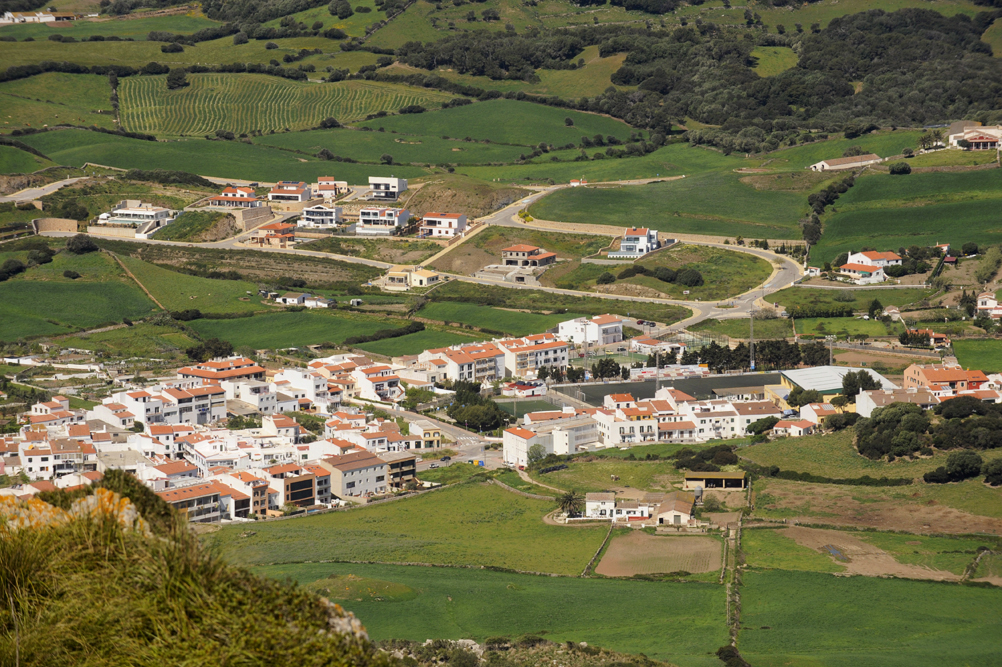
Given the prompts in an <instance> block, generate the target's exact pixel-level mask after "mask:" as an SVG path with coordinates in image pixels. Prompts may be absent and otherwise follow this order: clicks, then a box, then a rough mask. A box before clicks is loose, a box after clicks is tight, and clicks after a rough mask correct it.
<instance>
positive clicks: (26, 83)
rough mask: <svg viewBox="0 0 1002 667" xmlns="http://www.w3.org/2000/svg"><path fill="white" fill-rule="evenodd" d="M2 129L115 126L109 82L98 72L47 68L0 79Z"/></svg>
mask: <svg viewBox="0 0 1002 667" xmlns="http://www.w3.org/2000/svg"><path fill="white" fill-rule="evenodd" d="M0 118H3V119H4V129H13V128H18V127H35V128H38V127H43V126H45V125H58V124H70V125H96V126H98V127H104V128H114V127H115V122H114V121H115V114H114V113H113V111H112V108H111V86H110V85H109V84H108V79H107V78H106V77H101V76H80V75H73V74H62V73H59V72H47V73H45V74H39V75H37V76H32V77H28V78H26V79H16V80H14V81H6V82H4V83H0Z"/></svg>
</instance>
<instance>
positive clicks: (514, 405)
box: [498, 398, 560, 419]
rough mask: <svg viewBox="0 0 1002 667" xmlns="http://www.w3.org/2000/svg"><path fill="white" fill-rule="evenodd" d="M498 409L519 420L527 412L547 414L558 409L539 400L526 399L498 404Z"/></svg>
mask: <svg viewBox="0 0 1002 667" xmlns="http://www.w3.org/2000/svg"><path fill="white" fill-rule="evenodd" d="M498 407H499V408H501V409H502V410H504V411H505V412H507V413H508V414H510V415H513V416H515V417H517V418H518V419H521V418H522V417H524V416H525V413H527V412H548V411H551V410H559V409H560V408H559V407H557V406H555V405H553V404H552V403H547V402H546V401H543V400H540V399H532V398H527V399H524V400H520V401H505V402H498Z"/></svg>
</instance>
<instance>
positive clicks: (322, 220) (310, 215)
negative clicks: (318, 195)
mask: <svg viewBox="0 0 1002 667" xmlns="http://www.w3.org/2000/svg"><path fill="white" fill-rule="evenodd" d="M343 221H344V220H343V218H342V215H341V207H340V206H330V205H328V204H314V205H313V206H307V207H306V208H304V209H303V214H302V216H300V218H299V226H300V227H319V228H324V229H327V228H331V227H337V226H338V225H340V224H341V223H342V222H343Z"/></svg>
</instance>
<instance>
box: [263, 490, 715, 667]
mask: <svg viewBox="0 0 1002 667" xmlns="http://www.w3.org/2000/svg"><path fill="white" fill-rule="evenodd" d="M448 492H449V491H439V492H436V493H448ZM404 502H411V501H404ZM255 528H256V527H255ZM602 530H603V534H604V529H602ZM588 531H590V529H574V530H572V531H564V532H588ZM255 570H256V571H257V572H258V573H259V574H264V575H267V576H271V577H274V578H276V579H285V578H292V579H294V580H296V581H298V582H300V583H303V584H308V585H310V586H311V587H312V588H314V589H317V588H327V587H329V586H328V585H326V582H324V581H323V580H324V579H326V578H327V577H330V576H332V575H340V576H342V577H344V576H345V575H349V574H350V575H354V576H355V577H361V578H362V579H363V580H364V581H366V582H369V581H371V582H372V584H370V585H366V586H359V585H350V584H349V586H348V588H349V590H347V591H345V593H340V591H339V592H338V595H339V597H338V598H336V601H338V602H339V603H340V604H342V605H344V606H345V608H347V609H348V610H350V611H352V612H354V613H355V614H357V615H358V617H359V618H360V619H362V621H363V622H364V623H365V626H366V629H367V630H368V631H369V634H370V636H371V637H372V638H373V639H376V640H379V639H389V638H402V639H412V640H415V641H424V640H425V639H429V638H442V639H460V638H471V637H472V638H475V639H477V640H479V641H483V640H484V639H485V638H487V637H491V636H511V637H517V636H520V635H523V634H540V633H543V636H545V637H546V638H547V639H550V640H552V641H556V642H563V641H565V640H572V641H575V642H587V643H588V645H589V646H601V647H603V648H608V649H612V650H617V651H626V652H630V653H634V654H636V653H644V654H645V655H647V656H648V657H651V658H655V659H661V660H670V661H671V662H672V663H675V664H678V665H684V666H685V667H712V666H713V665H714V663H716V664H720V661H719V660H717V658H716V656H714V655H712V653H713V651H715V650H716V648H717V647H718V646H720V645H722V644H724V643H726V642H727V631H726V627H725V626H724V623H723V621H722V609H723V608H724V589H723V587H722V586H718V585H714V584H704V583H663V582H643V581H614V580H606V579H576V578H568V577H533V576H529V575H518V574H509V573H504V572H489V571H483V570H467V569H458V568H429V567H403V566H393V565H350V564H320V563H311V564H302V565H273V566H268V567H260V568H255ZM381 582H387V583H390V584H392V585H386V584H384V583H381ZM370 588H371V589H373V590H374V591H375V592H376V593H377V594H376V595H372V594H367V593H368V590H369V589H370ZM414 593H416V595H414ZM347 594H353V595H354V597H353V598H351V599H347ZM387 594H389V595H392V597H391V598H390V599H388V600H378V599H376V598H377V597H382V596H383V595H387ZM332 597H333V596H332ZM485 600H490V603H489V604H484V601H485ZM569 609H574V610H575V611H574V613H568V610H569ZM682 618H684V619H685V620H684V622H680V619H682ZM711 660H712V662H711Z"/></svg>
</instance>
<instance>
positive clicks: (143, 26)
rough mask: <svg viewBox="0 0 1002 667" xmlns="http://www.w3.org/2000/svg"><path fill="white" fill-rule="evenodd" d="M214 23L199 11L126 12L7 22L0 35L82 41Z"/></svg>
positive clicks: (187, 30)
mask: <svg viewBox="0 0 1002 667" xmlns="http://www.w3.org/2000/svg"><path fill="white" fill-rule="evenodd" d="M60 11H68V10H63V9H62V8H61V7H60ZM217 25H221V24H220V23H219V22H218V21H212V20H210V19H207V18H205V16H203V15H201V13H199V14H194V13H189V14H176V15H174V16H151V17H147V18H138V17H134V16H129V17H128V18H126V17H122V18H111V19H109V18H107V17H105V19H104V20H101V21H73V22H71V23H63V24H61V25H58V26H55V25H51V24H43V23H20V24H17V25H7V26H4V27H2V28H0V36H5V35H9V36H12V37H14V38H16V39H17V40H18V41H23V40H24V39H25V38H26V37H34V38H35V39H36V40H40V41H41V40H46V39H48V37H49V35H56V34H59V35H63V36H65V37H73V38H74V39H76V40H77V41H83V40H85V39H87V38H88V37H90V36H91V35H101V36H102V37H109V36H111V35H115V36H118V37H122V38H125V37H131V38H132V39H136V40H145V39H146V35H147V34H148V33H149V32H150V31H152V30H163V31H166V32H176V33H182V34H190V33H193V32H197V31H199V30H201V29H203V28H211V27H213V26H217ZM64 48H65V49H66V50H67V51H69V50H70V49H72V48H73V47H72V46H67V47H64ZM167 55H170V54H167ZM64 57H65V56H64Z"/></svg>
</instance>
